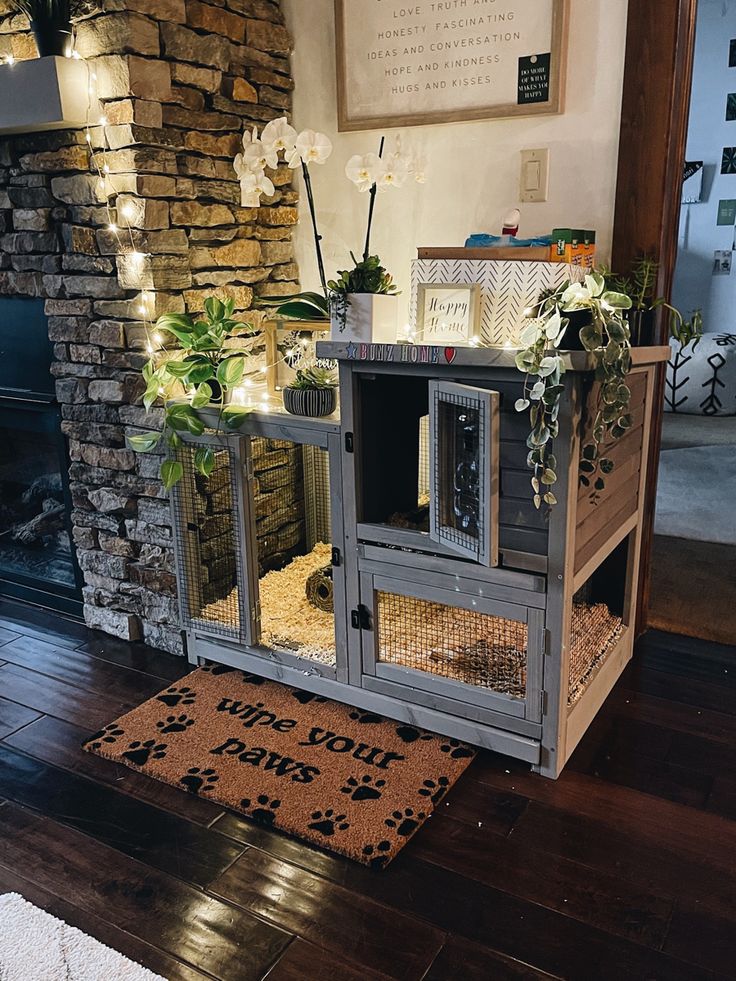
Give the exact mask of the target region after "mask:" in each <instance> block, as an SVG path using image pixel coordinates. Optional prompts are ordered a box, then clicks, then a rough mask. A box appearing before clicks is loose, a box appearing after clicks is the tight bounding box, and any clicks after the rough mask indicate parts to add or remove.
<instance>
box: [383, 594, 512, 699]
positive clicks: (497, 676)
mask: <svg viewBox="0 0 736 981" xmlns="http://www.w3.org/2000/svg"><path fill="white" fill-rule="evenodd" d="M376 629H377V632H378V635H377V641H378V659H379V661H383V662H385V663H387V664H397V665H400V666H401V667H405V668H413V669H414V670H415V671H425V672H427V673H429V674H434V675H439V676H441V677H443V678H450V679H452V680H453V681H461V682H464V683H465V684H468V685H474V686H476V687H479V688H490V689H492V690H493V691H495V692H500V693H502V694H505V695H511V696H513V697H515V698H524V697H525V696H526V669H527V635H528V631H527V625H526V623H523V622H521V621H518V620H510V619H506V618H504V617H497V616H490V615H489V614H486V613H478V612H476V611H474V610H467V609H464V608H462V607H458V606H450V605H447V604H444V603H436V602H430V601H429V600H424V599H418V598H415V597H413V596H403V595H399V594H396V593H390V592H380V591H379V592H378V594H377V628H376Z"/></svg>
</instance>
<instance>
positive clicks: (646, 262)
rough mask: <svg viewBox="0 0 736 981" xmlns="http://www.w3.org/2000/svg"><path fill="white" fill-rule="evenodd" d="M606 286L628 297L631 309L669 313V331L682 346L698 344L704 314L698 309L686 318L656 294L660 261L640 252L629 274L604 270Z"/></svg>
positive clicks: (641, 311)
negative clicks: (659, 310)
mask: <svg viewBox="0 0 736 981" xmlns="http://www.w3.org/2000/svg"><path fill="white" fill-rule="evenodd" d="M603 274H604V276H605V279H606V284H607V286H608V287H609V288H610V289H612V290H615V291H617V292H619V293H625V294H626V295H627V296H629V297H630V298H631V304H632V307H631V308H632V310H634V311H638V312H640V313H647V312H652V313H653V312H654V311H655V310H658V309H659V308H660V307H661V308H662V309H664V310H666V311H667V314H668V316H669V334H670V336H671V337H673V338H674V339H675V340H676V341H678V342H679V343H680V345H682V346H683V347H684V346H685V345H686V344H690V343H692V342H695V343H697V342H698V341H699V340H700V338H701V337H702V334H703V314H702V311H701V310H695V311H693V315H692V317H691V318H690V319H689V320H686V319H685V318H684V316H683V315H682V313H681V312H680V311H679V310H678V309H677V307H674V306H672V304H671V303H668V302H667V301H666V300H665V298H664V297H663V296H657V295H656V294H657V281H658V279H659V263H658V262H657V261H656V259H654V258H652V256H648V255H642V256H639V257H638V258H637V259H635V260H634V261H633V262H632V264H631V268H630V271H629V274H628V275H623V276H621V275H617V274H615V273H611V272H610V271H603Z"/></svg>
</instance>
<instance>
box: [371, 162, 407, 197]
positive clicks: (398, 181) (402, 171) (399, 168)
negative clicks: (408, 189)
mask: <svg viewBox="0 0 736 981" xmlns="http://www.w3.org/2000/svg"><path fill="white" fill-rule="evenodd" d="M408 176H409V162H408V161H407V159H406V157H404V156H403V154H401V153H392V154H391V156H390V157H388V159H387V160H386V162H385V164H384V168H383V173H382V174H381V175H380V176H379V178H378V181H377V184H378V190H379V191H387V190H389V188H392V187H401V186H402V185H403V184H405V183H406V179H407V177H408Z"/></svg>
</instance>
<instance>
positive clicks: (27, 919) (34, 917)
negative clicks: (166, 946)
mask: <svg viewBox="0 0 736 981" xmlns="http://www.w3.org/2000/svg"><path fill="white" fill-rule="evenodd" d="M0 979H2V981H164V979H163V978H162V977H161V976H160V975H158V974H152V973H151V971H148V970H146V968H144V967H141V966H140V965H139V964H134V963H133V961H130V960H128V958H127V957H123V955H122V954H118V952H117V951H115V950H111V949H110V948H109V947H105V945H104V944H101V943H100V942H99V941H98V940H95V939H94V938H93V937H88V936H87V934H86V933H82V931H81V930H77V929H76V927H70V926H68V924H66V923H63V922H62V921H61V920H57V919H56V917H55V916H51V914H50V913H45V912H44V911H43V910H42V909H38V907H36V906H32V905H31V904H30V903H27V902H26V901H25V899H23V897H22V896H19V895H18V894H17V893H12V892H11V893H7V894H6V895H4V896H0Z"/></svg>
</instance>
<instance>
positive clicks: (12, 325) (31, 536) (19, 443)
mask: <svg viewBox="0 0 736 981" xmlns="http://www.w3.org/2000/svg"><path fill="white" fill-rule="evenodd" d="M51 357H52V352H51V344H50V342H49V338H48V326H47V321H46V315H45V314H44V309H43V301H42V300H33V299H16V298H11V299H0V595H6V596H13V597H16V598H20V599H25V600H28V601H30V602H33V603H38V604H40V605H43V606H46V607H50V608H52V609H57V610H61V611H64V612H67V613H74V614H79V613H80V612H81V575H80V572H79V567H78V566H77V563H76V559H75V555H74V548H73V545H72V541H71V527H70V499H69V486H68V466H69V461H68V458H67V450H66V441H65V439H64V436H63V435H62V432H61V414H60V410H59V406H58V404H57V402H56V399H55V396H54V382H53V378H52V377H51V374H50V366H51Z"/></svg>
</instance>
